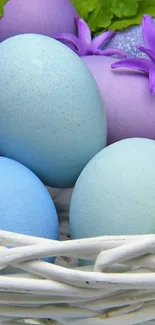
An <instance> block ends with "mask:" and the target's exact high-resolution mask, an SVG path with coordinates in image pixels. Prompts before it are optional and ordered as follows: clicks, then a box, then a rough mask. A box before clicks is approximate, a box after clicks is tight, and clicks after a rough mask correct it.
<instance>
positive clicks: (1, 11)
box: [0, 6, 4, 17]
mask: <svg viewBox="0 0 155 325" xmlns="http://www.w3.org/2000/svg"><path fill="white" fill-rule="evenodd" d="M3 14H4V8H3V6H0V17H2V16H3Z"/></svg>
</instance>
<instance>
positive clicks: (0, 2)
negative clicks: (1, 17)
mask: <svg viewBox="0 0 155 325" xmlns="http://www.w3.org/2000/svg"><path fill="white" fill-rule="evenodd" d="M8 1H9V0H0V7H2V6H4V5H5V4H6V3H7V2H8Z"/></svg>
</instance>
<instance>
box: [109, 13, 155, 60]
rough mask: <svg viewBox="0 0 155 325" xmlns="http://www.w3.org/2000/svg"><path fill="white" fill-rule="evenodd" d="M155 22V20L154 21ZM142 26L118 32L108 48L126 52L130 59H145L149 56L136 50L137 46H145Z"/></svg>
mask: <svg viewBox="0 0 155 325" xmlns="http://www.w3.org/2000/svg"><path fill="white" fill-rule="evenodd" d="M153 20H154V21H155V19H153ZM143 44H144V42H143V35H142V26H141V25H138V26H132V27H130V28H127V29H124V30H122V31H120V32H117V33H116V35H115V36H114V37H113V38H112V39H111V40H110V41H109V42H108V43H107V46H106V47H107V48H109V47H114V48H116V49H121V50H123V51H124V52H126V54H127V56H128V57H137V58H138V57H139V58H145V57H147V55H146V54H145V53H143V52H141V51H140V50H138V49H137V48H136V45H143Z"/></svg>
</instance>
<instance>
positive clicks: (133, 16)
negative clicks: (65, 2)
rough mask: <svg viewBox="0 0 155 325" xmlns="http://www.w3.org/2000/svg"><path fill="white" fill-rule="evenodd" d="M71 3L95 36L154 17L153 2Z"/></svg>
mask: <svg viewBox="0 0 155 325" xmlns="http://www.w3.org/2000/svg"><path fill="white" fill-rule="evenodd" d="M0 1H6V0H0ZM23 1H26V0H23ZM71 1H72V3H73V5H74V6H75V7H76V9H77V11H78V13H79V15H80V16H81V17H82V18H84V19H85V20H86V22H87V23H88V24H89V26H90V28H91V30H92V32H93V34H95V35H96V34H98V33H100V32H102V31H104V30H105V29H106V30H107V29H113V30H122V29H124V28H127V27H130V26H132V25H139V24H140V23H141V20H142V17H143V15H144V14H150V15H151V16H153V17H155V0H71Z"/></svg>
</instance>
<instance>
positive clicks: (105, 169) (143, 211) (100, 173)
mask: <svg viewBox="0 0 155 325" xmlns="http://www.w3.org/2000/svg"><path fill="white" fill-rule="evenodd" d="M70 229H71V236H72V238H84V237H95V236H103V235H143V234H151V233H155V141H153V140H149V139H144V138H132V139H126V140H122V141H119V142H116V143H114V144H112V145H110V146H108V147H107V148H105V149H104V150H102V151H101V152H100V153H98V154H97V155H96V156H95V157H94V158H93V159H92V160H91V161H90V162H89V163H88V164H87V166H86V167H85V168H84V170H83V171H82V173H81V175H80V176H79V178H78V180H77V182H76V185H75V188H74V190H73V194H72V198H71V206H70Z"/></svg>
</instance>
